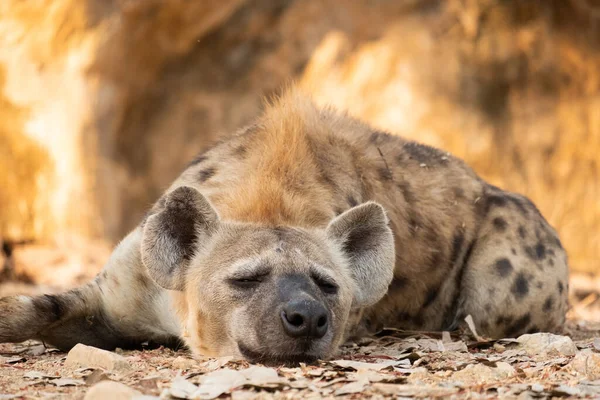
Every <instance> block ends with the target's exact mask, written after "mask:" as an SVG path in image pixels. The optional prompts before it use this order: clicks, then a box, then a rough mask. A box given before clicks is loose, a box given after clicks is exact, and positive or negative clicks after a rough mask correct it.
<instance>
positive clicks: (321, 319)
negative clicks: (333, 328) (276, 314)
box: [281, 300, 329, 339]
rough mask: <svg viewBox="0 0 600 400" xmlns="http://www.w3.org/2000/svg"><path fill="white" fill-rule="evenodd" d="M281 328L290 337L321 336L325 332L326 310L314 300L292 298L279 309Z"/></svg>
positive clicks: (326, 323)
mask: <svg viewBox="0 0 600 400" xmlns="http://www.w3.org/2000/svg"><path fill="white" fill-rule="evenodd" d="M281 321H282V322H283V329H284V330H285V332H286V333H287V334H288V335H289V336H291V337H295V338H297V337H307V338H313V339H319V338H322V337H323V336H324V335H325V333H327V326H328V325H329V322H328V320H327V310H326V309H325V307H323V305H322V304H321V303H319V302H318V301H315V300H292V301H290V302H288V303H287V304H286V305H285V306H284V307H283V310H282V311H281Z"/></svg>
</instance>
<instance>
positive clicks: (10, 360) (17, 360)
mask: <svg viewBox="0 0 600 400" xmlns="http://www.w3.org/2000/svg"><path fill="white" fill-rule="evenodd" d="M2 361H3V362H4V363H5V364H16V363H20V362H23V361H27V360H26V359H25V358H24V357H19V356H17V357H10V358H4V359H3V360H2Z"/></svg>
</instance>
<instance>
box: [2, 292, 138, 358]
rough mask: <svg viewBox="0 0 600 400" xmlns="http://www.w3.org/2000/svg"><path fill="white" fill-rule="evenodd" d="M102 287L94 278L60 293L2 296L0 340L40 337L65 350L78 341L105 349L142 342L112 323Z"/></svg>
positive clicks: (18, 340) (19, 340) (11, 340)
mask: <svg viewBox="0 0 600 400" xmlns="http://www.w3.org/2000/svg"><path fill="white" fill-rule="evenodd" d="M99 290H100V289H99V286H98V284H97V283H96V282H95V281H94V282H90V283H89V284H87V285H85V286H83V287H81V288H78V289H74V290H71V291H68V292H66V293H62V294H58V295H42V296H35V297H28V296H12V297H5V298H2V299H0V342H22V341H24V340H27V339H37V340H41V341H43V342H44V343H47V344H50V345H53V346H56V347H58V348H59V349H61V350H65V351H66V350H69V349H70V348H71V347H73V346H75V345H76V344H77V343H84V344H87V345H90V346H95V347H100V348H104V349H114V348H115V347H117V346H118V347H132V346H135V345H139V343H140V342H139V340H135V339H134V338H128V337H126V336H124V335H122V334H120V333H119V331H118V330H117V329H116V328H115V327H114V326H113V325H112V324H111V323H110V321H109V319H108V318H107V316H106V313H105V311H104V310H103V305H102V303H101V296H100V293H99Z"/></svg>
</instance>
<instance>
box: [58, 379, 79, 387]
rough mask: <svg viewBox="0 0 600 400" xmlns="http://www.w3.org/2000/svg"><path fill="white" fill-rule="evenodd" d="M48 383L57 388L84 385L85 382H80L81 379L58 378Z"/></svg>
mask: <svg viewBox="0 0 600 400" xmlns="http://www.w3.org/2000/svg"><path fill="white" fill-rule="evenodd" d="M50 382H51V383H52V384H53V385H55V386H58V387H63V386H81V385H85V382H84V381H82V380H81V379H69V378H59V379H53V380H51V381H50Z"/></svg>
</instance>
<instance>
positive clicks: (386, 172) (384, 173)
mask: <svg viewBox="0 0 600 400" xmlns="http://www.w3.org/2000/svg"><path fill="white" fill-rule="evenodd" d="M377 172H378V173H379V179H381V180H382V181H391V180H392V178H393V176H392V171H390V169H389V168H387V167H381V168H379V169H378V170H377Z"/></svg>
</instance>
